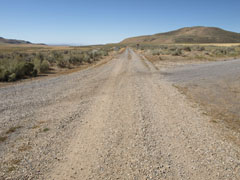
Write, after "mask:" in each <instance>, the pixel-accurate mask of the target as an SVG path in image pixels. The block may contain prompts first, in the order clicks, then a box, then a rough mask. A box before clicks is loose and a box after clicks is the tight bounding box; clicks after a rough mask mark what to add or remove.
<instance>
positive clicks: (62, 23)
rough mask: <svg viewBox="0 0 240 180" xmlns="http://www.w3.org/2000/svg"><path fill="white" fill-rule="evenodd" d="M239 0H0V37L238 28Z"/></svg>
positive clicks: (77, 37) (115, 38) (59, 40)
mask: <svg viewBox="0 0 240 180" xmlns="http://www.w3.org/2000/svg"><path fill="white" fill-rule="evenodd" d="M239 19H240V0H198V1H195V0H85V1H82V0H0V25H1V26H0V37H1V36H2V37H5V38H15V39H24V40H28V41H31V42H35V43H40V42H42V43H50V44H65V43H66V44H68V43H72V44H101V43H111V42H119V41H121V40H123V39H124V38H127V37H132V36H138V35H146V34H154V33H159V32H166V31H170V30H175V29H178V28H181V27H188V26H197V25H202V26H215V27H221V28H223V29H226V30H230V31H235V32H240V21H239Z"/></svg>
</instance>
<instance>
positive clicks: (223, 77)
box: [163, 59, 240, 144]
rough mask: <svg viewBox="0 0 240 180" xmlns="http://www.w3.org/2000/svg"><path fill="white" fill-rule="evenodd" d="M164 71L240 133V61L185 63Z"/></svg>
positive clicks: (191, 95)
mask: <svg viewBox="0 0 240 180" xmlns="http://www.w3.org/2000/svg"><path fill="white" fill-rule="evenodd" d="M163 74H164V75H165V77H167V79H168V80H170V81H171V82H173V83H174V84H175V85H176V86H178V87H180V88H181V89H182V90H183V91H185V93H186V94H187V95H188V96H190V97H191V98H193V99H194V100H196V101H197V102H198V103H200V104H202V105H203V106H204V107H205V109H207V111H208V112H209V113H210V114H211V115H212V116H214V117H217V118H218V120H224V122H225V123H227V124H225V126H229V127H230V128H232V129H233V130H235V131H236V132H238V133H239V132H240V131H239V130H240V121H239V119H240V60H237V59H236V60H228V61H219V62H208V63H202V64H193V65H183V66H178V67H175V68H168V69H166V70H165V71H164V73H163ZM235 138H236V139H239V137H237V136H236V135H235ZM238 144H240V141H239V140H238Z"/></svg>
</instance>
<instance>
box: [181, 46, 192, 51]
mask: <svg viewBox="0 0 240 180" xmlns="http://www.w3.org/2000/svg"><path fill="white" fill-rule="evenodd" d="M183 50H184V51H188V52H190V51H191V48H190V47H189V46H186V47H184V48H183Z"/></svg>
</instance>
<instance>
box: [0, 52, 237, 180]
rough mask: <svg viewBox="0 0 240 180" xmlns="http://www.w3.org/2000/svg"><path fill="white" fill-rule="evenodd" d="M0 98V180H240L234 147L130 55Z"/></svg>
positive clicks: (161, 78) (14, 90) (153, 70)
mask: <svg viewBox="0 0 240 180" xmlns="http://www.w3.org/2000/svg"><path fill="white" fill-rule="evenodd" d="M0 94H1V96H0V113H1V116H0V135H1V137H5V139H4V138H3V139H2V141H1V142H0V146H1V148H0V161H1V166H0V177H1V178H2V179H55V180H61V179H66V180H67V179H239V178H240V157H239V152H240V149H239V146H237V145H236V144H235V143H232V142H231V141H229V139H227V138H225V136H224V135H223V133H222V130H220V129H219V128H218V127H216V126H215V124H213V123H211V118H210V117H208V116H206V115H204V114H203V111H202V110H201V109H200V106H198V105H197V104H194V103H192V102H190V101H188V99H186V97H185V96H184V95H182V94H181V93H179V91H178V90H177V89H176V88H175V87H173V86H172V84H171V83H169V82H168V81H166V80H165V78H164V76H163V75H161V73H160V71H159V70H158V69H157V68H155V66H153V65H152V64H151V63H150V62H149V61H147V60H146V59H144V58H142V57H140V56H139V55H138V54H136V53H135V52H134V51H132V50H131V49H127V50H126V51H124V52H123V53H122V54H120V55H119V56H116V57H115V58H114V59H113V60H112V61H109V62H108V63H106V64H103V65H102V66H97V67H95V68H90V69H87V70H83V71H80V72H75V73H73V74H69V75H64V76H59V77H54V78H50V79H44V80H41V81H34V82H26V83H24V84H19V85H14V86H9V87H5V88H0ZM13 127H15V128H13Z"/></svg>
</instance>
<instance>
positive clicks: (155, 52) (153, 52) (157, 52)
mask: <svg viewBox="0 0 240 180" xmlns="http://www.w3.org/2000/svg"><path fill="white" fill-rule="evenodd" d="M152 55H153V56H159V55H160V52H159V50H157V49H155V50H153V51H152Z"/></svg>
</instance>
